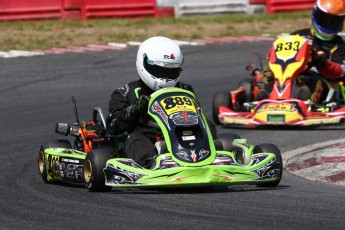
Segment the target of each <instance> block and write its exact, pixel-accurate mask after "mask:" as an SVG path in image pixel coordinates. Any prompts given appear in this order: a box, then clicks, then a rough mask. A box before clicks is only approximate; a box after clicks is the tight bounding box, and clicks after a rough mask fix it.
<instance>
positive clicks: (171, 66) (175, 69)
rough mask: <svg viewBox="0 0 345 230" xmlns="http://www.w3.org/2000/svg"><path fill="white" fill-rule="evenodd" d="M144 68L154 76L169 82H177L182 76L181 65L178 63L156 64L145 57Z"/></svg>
mask: <svg viewBox="0 0 345 230" xmlns="http://www.w3.org/2000/svg"><path fill="white" fill-rule="evenodd" d="M144 68H145V69H146V71H147V72H149V73H150V74H151V75H152V76H154V77H156V78H163V79H169V80H176V79H177V78H178V77H179V76H180V74H181V70H182V68H181V65H180V64H178V63H169V62H155V61H151V60H150V59H148V57H147V56H145V57H144Z"/></svg>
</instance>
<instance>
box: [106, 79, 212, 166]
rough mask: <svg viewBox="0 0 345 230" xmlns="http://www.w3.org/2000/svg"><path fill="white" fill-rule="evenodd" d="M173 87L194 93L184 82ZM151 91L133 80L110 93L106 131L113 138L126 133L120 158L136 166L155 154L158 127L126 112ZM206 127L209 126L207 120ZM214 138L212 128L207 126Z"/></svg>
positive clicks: (141, 83)
mask: <svg viewBox="0 0 345 230" xmlns="http://www.w3.org/2000/svg"><path fill="white" fill-rule="evenodd" d="M175 87H178V88H182V89H185V90H189V91H191V92H194V90H193V88H192V87H191V86H190V85H188V84H185V83H182V82H178V83H177V85H176V86H175ZM152 93H153V91H152V90H151V89H150V88H149V87H147V86H146V85H145V84H144V82H143V81H141V80H138V81H133V82H130V83H129V84H126V85H124V86H122V87H120V88H118V89H116V90H114V91H113V93H112V94H111V99H110V101H109V116H108V117H107V121H108V126H107V127H109V128H108V132H111V133H113V134H115V135H118V134H122V133H124V132H127V134H128V136H127V138H126V140H125V144H124V157H126V158H131V159H133V160H134V161H135V162H137V163H138V164H140V165H142V166H146V165H147V164H149V163H150V162H151V161H152V159H153V158H154V157H155V156H156V155H157V150H156V147H155V145H154V143H155V141H156V137H157V136H162V132H161V130H160V128H159V127H158V126H157V124H156V123H155V122H152V118H148V116H147V114H141V116H137V115H135V114H129V113H130V109H129V108H130V107H131V106H132V105H134V104H135V102H136V101H137V100H138V98H139V97H140V95H147V96H149V95H151V94H152ZM208 122H209V125H210V121H208ZM210 129H211V132H213V133H214V137H216V131H215V127H214V125H213V126H212V124H211V126H210Z"/></svg>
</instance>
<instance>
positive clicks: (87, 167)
mask: <svg viewBox="0 0 345 230" xmlns="http://www.w3.org/2000/svg"><path fill="white" fill-rule="evenodd" d="M91 175H92V166H91V161H90V160H86V162H85V167H84V177H85V181H86V182H87V183H89V182H90V181H91Z"/></svg>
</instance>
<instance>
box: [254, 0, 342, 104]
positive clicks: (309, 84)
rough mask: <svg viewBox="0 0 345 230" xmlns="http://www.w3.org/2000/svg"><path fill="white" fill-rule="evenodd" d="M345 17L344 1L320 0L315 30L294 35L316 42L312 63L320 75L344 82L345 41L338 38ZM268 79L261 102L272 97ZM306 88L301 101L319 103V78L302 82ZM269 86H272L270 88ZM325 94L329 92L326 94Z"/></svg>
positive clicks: (314, 17)
mask: <svg viewBox="0 0 345 230" xmlns="http://www.w3.org/2000/svg"><path fill="white" fill-rule="evenodd" d="M344 18H345V1H344V0H317V2H316V3H315V6H314V8H313V10H312V14H311V24H312V26H311V28H305V29H301V30H298V31H295V32H293V33H291V34H292V35H300V36H303V37H305V38H306V39H308V40H310V41H311V42H312V47H313V51H312V61H311V63H310V67H315V68H316V69H317V71H318V72H319V73H321V74H322V75H323V76H325V77H326V78H329V79H337V80H338V81H340V80H343V77H344V74H345V72H344V70H345V42H344V40H343V39H342V38H341V37H340V36H339V35H338V33H339V32H341V31H342V29H343V24H344ZM267 75H268V78H267V79H268V80H267V79H265V80H264V81H265V83H266V84H265V87H264V88H262V89H260V90H259V92H258V94H257V99H258V100H262V99H265V98H268V92H267V91H269V92H270V89H271V87H272V86H273V82H272V77H270V76H269V74H266V76H267ZM302 80H303V81H304V82H305V85H304V86H302V87H300V88H299V89H298V90H297V92H296V97H297V98H298V99H301V100H309V99H310V100H311V101H313V102H319V101H320V97H321V95H322V91H323V89H322V88H323V87H322V84H321V81H320V80H318V79H317V78H312V77H308V78H306V79H302ZM267 84H268V85H267ZM323 93H324V94H325V93H327V92H323Z"/></svg>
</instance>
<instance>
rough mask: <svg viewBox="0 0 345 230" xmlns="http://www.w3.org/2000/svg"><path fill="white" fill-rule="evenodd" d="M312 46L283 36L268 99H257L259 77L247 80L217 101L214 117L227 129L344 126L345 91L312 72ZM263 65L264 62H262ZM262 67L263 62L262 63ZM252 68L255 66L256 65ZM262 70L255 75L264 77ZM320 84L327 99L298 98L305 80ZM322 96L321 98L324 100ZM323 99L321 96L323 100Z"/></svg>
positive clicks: (275, 49) (271, 63)
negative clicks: (342, 124)
mask: <svg viewBox="0 0 345 230" xmlns="http://www.w3.org/2000/svg"><path fill="white" fill-rule="evenodd" d="M311 52H312V48H311V44H310V42H309V41H308V40H306V39H305V38H303V37H301V36H298V35H287V36H281V37H279V38H278V39H276V40H275V41H274V42H273V45H272V47H271V49H270V52H269V53H268V68H269V71H270V73H271V74H272V75H273V80H272V85H273V87H272V88H271V92H270V93H269V95H267V96H268V97H267V98H264V99H256V97H255V95H256V94H257V89H256V87H255V86H256V85H257V84H258V82H256V77H255V76H254V74H253V75H252V78H250V79H244V80H242V81H241V82H240V83H239V86H238V87H237V88H236V89H235V90H232V91H230V92H228V91H222V92H218V93H216V94H215V95H214V97H213V105H212V107H213V108H212V114H213V115H212V116H213V120H214V122H215V123H216V124H219V125H224V126H248V127H258V126H320V125H331V124H339V123H343V122H344V119H345V107H344V102H345V101H344V96H345V87H344V86H343V84H342V82H336V81H334V80H333V81H331V80H326V78H325V77H323V76H321V75H320V74H319V73H317V72H315V71H314V70H312V69H311V68H310V65H309V64H310V62H311ZM260 61H261V59H260ZM261 65H262V62H261ZM248 66H254V65H252V63H250V65H248ZM260 70H262V67H261V68H257V69H256V70H255V71H253V70H251V71H250V72H251V73H253V72H256V71H258V73H260V74H262V71H261V72H260ZM308 78H309V79H310V78H315V79H318V80H319V82H320V87H319V90H320V92H319V91H318V93H320V95H321V94H323V95H324V96H323V99H322V100H320V101H318V102H317V101H313V100H310V98H298V96H297V95H298V92H299V89H301V87H302V86H303V84H304V83H303V81H304V80H305V79H308ZM320 95H319V96H320ZM320 97H321V96H320Z"/></svg>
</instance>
